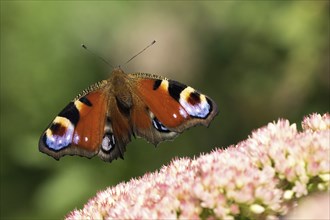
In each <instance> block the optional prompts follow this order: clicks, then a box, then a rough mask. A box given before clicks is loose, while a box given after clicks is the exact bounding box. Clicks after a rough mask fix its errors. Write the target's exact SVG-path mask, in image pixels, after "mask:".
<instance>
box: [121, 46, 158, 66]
mask: <svg viewBox="0 0 330 220" xmlns="http://www.w3.org/2000/svg"><path fill="white" fill-rule="evenodd" d="M154 43H156V41H155V40H153V41H152V42H151V43H150V44H149V45H148V46H146V47H145V48H144V49H143V50H141V51H140V52H138V53H137V54H135V55H134V56H133V57H132V58H131V59H129V60H127V61H126V62H125V63H124V64H123V65H126V64H127V63H129V62H130V61H131V60H133V59H134V58H135V57H137V56H138V55H140V54H141V53H143V51H145V50H146V49H148V48H149V47H151V46H152V45H153V44H154Z"/></svg>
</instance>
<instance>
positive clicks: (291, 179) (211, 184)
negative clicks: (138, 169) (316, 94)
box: [66, 114, 330, 219]
mask: <svg viewBox="0 0 330 220" xmlns="http://www.w3.org/2000/svg"><path fill="white" fill-rule="evenodd" d="M302 127H303V129H304V130H303V131H302V132H298V131H297V128H296V125H295V124H291V125H290V123H289V121H287V120H279V121H278V122H276V123H275V122H274V123H269V124H268V125H267V126H265V127H262V128H260V129H258V130H256V131H254V132H253V133H252V135H251V136H250V137H249V138H248V139H246V140H244V141H242V142H240V143H238V144H237V145H236V146H230V147H228V148H227V149H225V150H220V149H217V150H214V151H213V152H211V153H209V154H205V155H201V156H199V157H198V158H195V159H188V158H183V159H175V160H173V161H172V162H171V163H170V164H169V165H167V166H164V167H163V168H161V169H160V171H158V172H157V171H156V172H154V173H148V174H145V175H144V176H142V177H141V178H139V179H132V180H130V181H129V182H127V183H120V184H118V185H117V186H114V187H109V188H108V189H106V190H104V191H102V192H99V193H98V194H97V195H96V196H95V197H94V198H92V199H90V200H89V202H88V203H87V204H86V205H85V206H84V208H83V209H81V210H75V211H72V212H71V213H69V214H68V215H67V216H66V219H200V218H203V219H234V218H237V217H239V216H244V217H246V218H249V219H266V218H268V219H277V218H278V217H279V216H281V215H285V214H286V213H287V212H288V211H289V210H290V209H291V207H292V204H293V203H294V202H296V201H298V199H299V198H300V197H303V196H306V195H308V194H310V193H311V192H314V191H328V190H329V179H330V162H329V160H330V159H329V153H330V151H329V149H330V146H329V145H330V143H329V142H330V115H329V114H325V115H323V116H321V115H319V114H312V115H310V116H308V117H306V118H305V119H304V121H303V122H302Z"/></svg>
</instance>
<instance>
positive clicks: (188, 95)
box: [39, 68, 218, 162]
mask: <svg viewBox="0 0 330 220" xmlns="http://www.w3.org/2000/svg"><path fill="white" fill-rule="evenodd" d="M217 113H218V109H217V106H216V104H215V102H214V101H212V100H211V99H210V98H209V97H207V96H205V95H203V94H201V93H199V92H198V91H196V90H194V89H193V88H191V87H189V86H186V85H184V84H181V83H179V82H176V81H172V80H168V79H166V78H164V77H161V76H157V75H152V74H147V73H132V74H125V73H124V72H123V71H122V70H121V69H120V68H116V69H114V70H113V72H112V74H111V76H110V78H109V79H107V80H103V81H100V82H98V83H96V84H94V85H92V86H90V87H89V88H87V89H86V90H84V91H83V92H82V93H81V94H79V95H78V96H77V97H76V98H75V99H74V100H73V101H71V102H70V103H69V104H68V105H67V106H66V107H65V108H64V109H63V110H62V111H61V112H60V113H59V115H58V116H57V117H56V118H55V119H54V120H53V122H52V123H51V124H50V125H49V126H48V127H47V129H46V130H45V131H44V133H43V134H42V136H41V138H40V140H39V150H40V151H41V152H44V153H46V154H48V155H50V156H52V157H54V158H55V159H59V158H60V157H62V156H64V155H80V156H85V157H88V158H91V157H93V156H95V155H98V156H99V157H100V158H101V159H102V160H104V161H108V162H111V161H112V160H113V159H116V158H117V157H121V158H123V154H124V152H125V150H126V145H127V144H128V143H129V142H130V141H131V137H132V136H134V137H135V136H139V137H142V138H145V139H146V140H147V141H149V142H150V143H152V144H154V145H157V144H158V143H160V142H162V141H165V140H172V139H173V138H175V137H176V136H177V135H178V134H180V133H182V132H183V131H184V130H185V129H188V128H190V127H193V126H196V125H205V126H208V125H209V123H210V122H211V120H212V119H213V118H214V117H215V116H216V115H217Z"/></svg>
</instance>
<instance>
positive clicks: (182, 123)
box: [129, 73, 218, 145]
mask: <svg viewBox="0 0 330 220" xmlns="http://www.w3.org/2000/svg"><path fill="white" fill-rule="evenodd" d="M129 75H130V77H132V78H133V79H135V80H136V81H137V82H136V83H134V86H135V88H134V89H133V90H134V91H136V94H137V96H138V97H137V98H136V99H140V102H141V103H143V104H139V105H137V106H139V109H138V110H135V111H133V112H134V113H137V114H132V116H131V117H132V122H133V123H132V124H133V127H134V128H135V129H134V131H135V132H136V133H137V134H138V135H139V136H141V137H144V138H146V139H147V140H148V141H149V142H151V143H153V144H155V145H157V144H158V143H159V142H161V141H164V140H171V139H173V138H174V137H176V136H177V135H178V134H179V133H181V132H183V131H184V130H185V129H188V128H190V127H193V126H196V125H205V126H208V125H209V124H210V122H211V120H212V119H213V118H214V117H215V116H216V115H217V114H218V108H217V105H216V104H215V102H214V101H213V100H212V99H210V98H209V97H207V96H206V95H203V94H201V93H200V92H198V91H196V90H195V89H193V88H191V87H189V86H186V85H184V84H181V83H179V82H176V81H173V80H168V79H166V78H162V77H159V76H156V75H151V74H144V73H136V74H129Z"/></svg>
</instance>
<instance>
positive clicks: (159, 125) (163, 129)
mask: <svg viewBox="0 0 330 220" xmlns="http://www.w3.org/2000/svg"><path fill="white" fill-rule="evenodd" d="M152 125H153V126H154V127H155V128H156V129H157V130H158V131H160V132H170V130H168V128H167V127H165V126H164V125H163V124H162V123H161V122H160V121H159V120H158V119H157V118H156V117H154V118H153V119H152Z"/></svg>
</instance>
